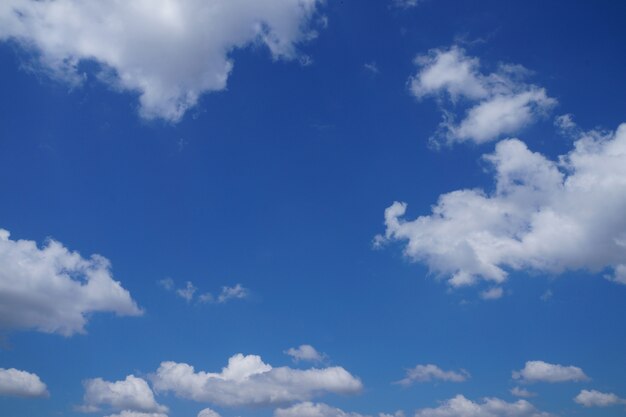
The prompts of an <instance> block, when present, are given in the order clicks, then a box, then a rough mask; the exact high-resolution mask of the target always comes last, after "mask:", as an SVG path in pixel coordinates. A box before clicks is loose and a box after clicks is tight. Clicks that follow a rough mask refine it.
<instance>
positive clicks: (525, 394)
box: [510, 387, 537, 398]
mask: <svg viewBox="0 0 626 417" xmlns="http://www.w3.org/2000/svg"><path fill="white" fill-rule="evenodd" d="M510 392H511V394H513V395H515V396H516V397H521V398H531V397H534V396H536V395H537V394H535V393H534V392H530V391H529V390H527V389H525V388H521V387H513V388H511V390H510Z"/></svg>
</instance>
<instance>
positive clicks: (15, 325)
mask: <svg viewBox="0 0 626 417" xmlns="http://www.w3.org/2000/svg"><path fill="white" fill-rule="evenodd" d="M110 266H111V265H110V263H109V261H108V260H107V259H106V258H104V257H102V256H99V255H92V256H91V257H90V258H89V259H85V258H83V257H81V256H80V255H79V254H78V252H70V251H69V250H68V249H67V248H65V247H64V246H63V245H62V244H61V243H59V242H57V241H54V240H48V241H47V242H46V244H45V246H43V247H42V248H39V247H37V244H36V242H33V241H30V240H11V239H10V234H9V232H8V231H6V230H3V229H0V328H4V329H35V330H39V331H42V332H45V333H60V334H62V335H65V336H70V335H72V334H74V333H77V332H78V333H84V331H85V325H86V323H87V320H88V316H89V314H90V313H95V312H113V313H116V314H117V315H120V316H137V315H140V314H141V313H142V311H141V310H140V309H139V308H138V307H137V305H136V304H135V302H134V301H133V300H132V298H131V296H130V294H129V293H128V291H126V290H125V289H124V288H122V286H121V284H120V283H119V282H118V281H115V280H114V279H113V276H112V275H111V271H110Z"/></svg>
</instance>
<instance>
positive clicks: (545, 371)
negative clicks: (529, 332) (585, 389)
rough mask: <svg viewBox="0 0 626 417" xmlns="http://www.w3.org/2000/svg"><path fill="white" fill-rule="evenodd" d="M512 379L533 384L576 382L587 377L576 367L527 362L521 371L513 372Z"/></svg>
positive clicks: (585, 379)
mask: <svg viewBox="0 0 626 417" xmlns="http://www.w3.org/2000/svg"><path fill="white" fill-rule="evenodd" d="M512 376H513V379H517V380H520V381H521V382H525V383H533V382H572V381H573V382H577V381H587V380H588V379H589V377H587V375H585V373H584V372H583V370H582V369H580V368H578V367H577V366H563V365H556V364H552V363H547V362H543V361H528V362H526V365H525V366H524V368H523V369H521V370H519V371H513V373H512Z"/></svg>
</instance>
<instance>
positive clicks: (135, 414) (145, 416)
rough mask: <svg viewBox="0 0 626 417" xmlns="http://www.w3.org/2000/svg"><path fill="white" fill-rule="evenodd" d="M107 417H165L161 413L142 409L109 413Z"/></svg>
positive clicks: (165, 415) (165, 416)
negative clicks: (145, 411) (146, 411)
mask: <svg viewBox="0 0 626 417" xmlns="http://www.w3.org/2000/svg"><path fill="white" fill-rule="evenodd" d="M107 417H167V414H163V413H144V412H142V411H131V410H123V411H122V412H120V413H117V414H110V415H108V416H107Z"/></svg>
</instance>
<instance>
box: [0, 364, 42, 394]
mask: <svg viewBox="0 0 626 417" xmlns="http://www.w3.org/2000/svg"><path fill="white" fill-rule="evenodd" d="M0 395H7V396H14V397H28V398H35V397H47V396H48V388H47V387H46V384H44V383H43V382H42V381H41V379H39V376H37V375H36V374H32V373H30V372H26V371H20V370H17V369H15V368H10V369H4V368H0Z"/></svg>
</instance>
